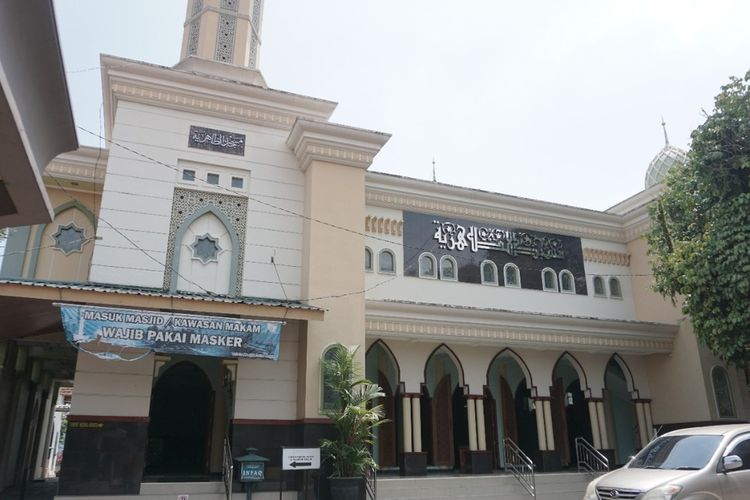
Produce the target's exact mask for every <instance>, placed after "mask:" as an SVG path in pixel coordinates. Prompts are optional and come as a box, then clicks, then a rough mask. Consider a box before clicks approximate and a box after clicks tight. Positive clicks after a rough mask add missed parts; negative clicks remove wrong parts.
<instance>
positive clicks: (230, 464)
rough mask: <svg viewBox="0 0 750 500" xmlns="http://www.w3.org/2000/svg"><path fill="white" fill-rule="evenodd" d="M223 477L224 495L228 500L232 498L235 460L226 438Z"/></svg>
mask: <svg viewBox="0 0 750 500" xmlns="http://www.w3.org/2000/svg"><path fill="white" fill-rule="evenodd" d="M222 475H223V476H224V478H223V479H224V493H225V494H226V497H227V500H231V498H232V478H233V476H234V458H232V448H231V446H229V439H228V438H224V459H223V463H222Z"/></svg>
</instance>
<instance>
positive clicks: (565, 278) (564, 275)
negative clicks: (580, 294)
mask: <svg viewBox="0 0 750 500" xmlns="http://www.w3.org/2000/svg"><path fill="white" fill-rule="evenodd" d="M560 291H561V292H563V293H576V282H575V279H573V273H571V272H570V271H568V270H567V269H563V270H562V271H560Z"/></svg>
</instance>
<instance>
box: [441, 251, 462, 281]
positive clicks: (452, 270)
mask: <svg viewBox="0 0 750 500" xmlns="http://www.w3.org/2000/svg"><path fill="white" fill-rule="evenodd" d="M440 279H441V280H448V281H456V280H457V279H458V272H457V271H456V259H454V258H453V257H451V256H450V255H443V256H442V257H440Z"/></svg>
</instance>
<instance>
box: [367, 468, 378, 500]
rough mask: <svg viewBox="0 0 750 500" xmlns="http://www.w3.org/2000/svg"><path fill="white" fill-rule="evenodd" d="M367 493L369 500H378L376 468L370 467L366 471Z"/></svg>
mask: <svg viewBox="0 0 750 500" xmlns="http://www.w3.org/2000/svg"><path fill="white" fill-rule="evenodd" d="M364 477H365V492H366V493H367V498H368V499H369V500H376V499H377V498H378V473H377V471H376V470H375V468H374V467H368V468H367V470H366V471H365V475H364Z"/></svg>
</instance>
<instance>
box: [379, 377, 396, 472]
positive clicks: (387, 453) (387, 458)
mask: <svg viewBox="0 0 750 500" xmlns="http://www.w3.org/2000/svg"><path fill="white" fill-rule="evenodd" d="M378 385H379V386H380V387H381V388H382V389H383V393H384V394H385V397H383V398H382V399H381V400H380V404H382V405H383V413H384V414H385V418H386V422H385V423H384V424H382V425H381V426H380V427H379V428H378V461H379V464H378V465H380V467H394V466H395V465H396V402H395V399H394V397H393V390H392V389H391V384H389V383H388V379H387V378H386V376H385V375H383V372H380V371H379V372H378Z"/></svg>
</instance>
